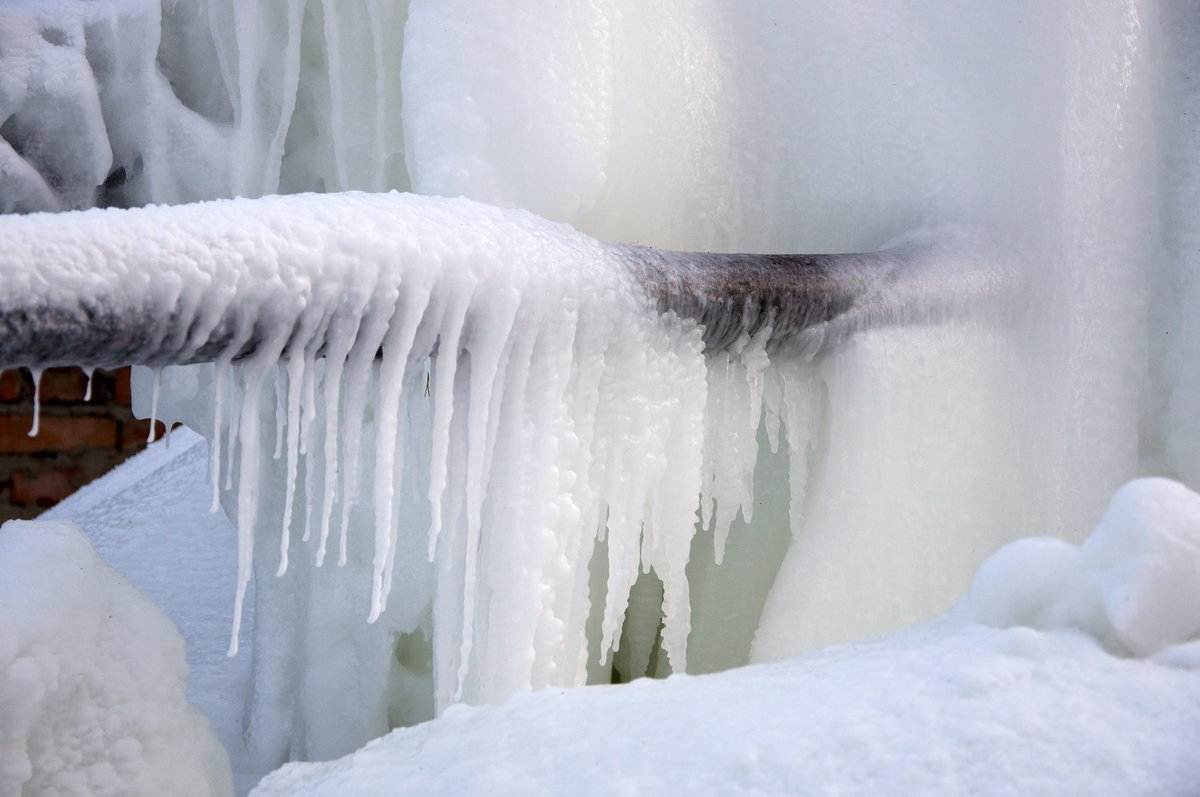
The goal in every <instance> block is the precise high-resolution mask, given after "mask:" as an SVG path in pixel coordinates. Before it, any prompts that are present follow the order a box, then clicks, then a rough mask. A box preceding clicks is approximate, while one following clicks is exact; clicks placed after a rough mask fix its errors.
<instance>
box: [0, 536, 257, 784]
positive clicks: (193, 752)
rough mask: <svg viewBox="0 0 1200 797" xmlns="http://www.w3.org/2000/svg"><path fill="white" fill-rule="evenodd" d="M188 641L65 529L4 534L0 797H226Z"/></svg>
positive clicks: (225, 765)
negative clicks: (190, 672) (188, 687)
mask: <svg viewBox="0 0 1200 797" xmlns="http://www.w3.org/2000/svg"><path fill="white" fill-rule="evenodd" d="M186 680H187V665H186V664H185V663H184V651H183V640H182V638H181V637H180V636H179V634H178V632H177V631H176V630H175V629H174V628H173V627H172V626H171V623H170V622H169V621H168V620H167V619H166V617H164V616H163V614H162V613H161V612H160V611H159V610H158V609H157V608H156V607H155V606H154V605H153V604H152V603H150V602H149V601H148V600H147V599H146V598H144V597H143V596H142V595H141V594H139V593H138V592H137V591H136V590H134V589H133V588H132V587H130V586H129V585H128V584H127V583H126V582H125V581H124V579H122V578H121V577H120V575H118V574H117V573H116V571H114V570H112V569H111V568H110V567H108V566H107V565H106V564H104V563H103V562H102V561H101V560H100V559H99V557H97V556H96V553H95V551H94V550H93V549H92V547H91V545H90V543H89V542H88V540H87V538H86V537H85V536H84V535H83V533H82V532H81V531H80V530H79V528H78V527H77V526H75V525H74V524H72V523H68V522H62V521H55V522H21V521H11V522H9V523H6V524H4V526H3V527H0V794H21V793H24V794H122V795H161V794H174V795H192V794H194V795H220V794H232V792H233V784H232V779H231V775H230V771H229V760H228V757H227V756H226V754H225V751H224V750H223V749H222V747H221V746H220V744H219V743H218V742H217V741H216V739H215V738H214V737H213V735H212V733H211V731H210V730H209V728H208V724H207V723H206V722H205V721H204V719H203V718H202V717H201V716H200V715H199V714H198V713H197V712H196V711H195V710H194V709H192V708H191V706H189V705H188V704H187V702H186V701H185V700H184V686H185V683H186Z"/></svg>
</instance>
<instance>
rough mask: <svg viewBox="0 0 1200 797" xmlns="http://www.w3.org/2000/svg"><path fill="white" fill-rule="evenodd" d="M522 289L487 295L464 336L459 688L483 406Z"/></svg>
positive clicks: (467, 629) (473, 575) (479, 489)
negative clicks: (467, 359) (466, 374)
mask: <svg viewBox="0 0 1200 797" xmlns="http://www.w3.org/2000/svg"><path fill="white" fill-rule="evenodd" d="M520 303H521V294H520V292H519V291H516V290H510V291H508V292H507V295H504V294H503V293H502V294H501V295H498V296H497V295H492V296H490V297H489V300H488V303H487V305H486V308H485V309H482V310H481V311H480V317H477V318H476V321H477V326H476V327H475V330H474V334H473V335H472V337H471V339H470V340H469V341H468V342H467V350H468V351H469V352H470V354H471V375H470V394H469V396H470V398H469V405H468V407H467V479H466V502H467V540H466V547H465V553H466V562H465V564H464V566H463V630H462V645H461V648H460V652H459V658H458V689H459V691H460V692H461V690H462V686H463V683H464V682H465V681H466V677H467V666H468V664H469V663H470V661H471V646H472V644H473V642H474V637H475V606H476V602H477V601H476V594H477V591H478V581H479V578H478V568H479V563H478V559H479V535H480V532H481V530H482V526H483V521H482V517H481V511H482V508H483V496H484V487H485V486H486V483H485V472H484V464H485V456H486V453H487V430H488V425H489V418H488V410H489V409H490V407H491V402H492V394H493V392H494V391H495V390H496V382H497V379H498V377H499V367H500V361H501V359H502V358H503V355H504V350H505V349H506V348H507V346H508V345H509V343H510V337H511V332H512V326H513V322H514V321H515V320H516V317H517V310H518V308H519V307H520Z"/></svg>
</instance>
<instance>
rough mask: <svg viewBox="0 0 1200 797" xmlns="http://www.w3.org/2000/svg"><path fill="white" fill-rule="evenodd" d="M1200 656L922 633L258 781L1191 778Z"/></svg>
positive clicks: (615, 783) (459, 789) (520, 785)
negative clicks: (1138, 656)
mask: <svg viewBox="0 0 1200 797" xmlns="http://www.w3.org/2000/svg"><path fill="white" fill-rule="evenodd" d="M1197 717H1200V671H1197V670H1196V669H1195V668H1194V667H1193V668H1192V669H1184V668H1171V667H1166V666H1161V665H1159V664H1157V663H1153V662H1147V661H1142V660H1126V659H1119V658H1114V657H1112V656H1110V655H1108V654H1107V653H1105V652H1104V651H1103V650H1101V649H1100V648H1098V647H1097V646H1096V645H1095V643H1094V642H1093V641H1092V640H1091V639H1090V638H1087V637H1082V636H1077V635H1071V634H1062V633H1057V634H1047V633H1041V632H1037V631H1033V630H1030V629H1027V628H1015V629H1009V630H996V629H990V628H983V627H980V626H974V627H970V628H965V629H958V628H951V627H947V626H946V625H945V624H933V625H931V626H929V627H926V628H924V629H921V630H919V631H913V632H905V633H898V634H894V635H892V636H890V637H885V638H883V639H880V640H877V641H874V642H867V643H860V644H855V645H851V646H847V647H843V648H837V649H833V650H830V651H828V652H825V653H819V654H812V655H809V656H805V657H801V658H798V659H792V660H788V661H785V662H781V663H776V664H769V665H755V666H751V667H746V668H742V669H738V670H731V671H728V672H725V673H719V674H715V675H705V676H682V677H681V676H673V677H671V678H669V679H668V680H666V681H648V680H643V681H637V682H635V683H634V684H631V685H629V686H625V687H602V686H597V687H588V688H586V689H582V690H573V691H563V690H548V691H543V692H538V693H534V694H525V695H519V696H517V697H515V698H513V699H512V700H511V701H509V702H508V703H506V704H504V705H502V706H497V707H486V708H466V707H463V708H456V709H454V710H453V711H450V712H447V713H446V714H445V715H444V716H443V717H442V718H441V719H439V720H436V721H434V722H431V723H428V724H425V725H420V726H417V727H415V728H409V729H405V730H399V731H395V732H393V733H392V734H390V735H388V736H386V737H384V738H383V739H380V740H378V741H376V742H373V743H371V744H370V745H368V746H367V747H365V748H363V749H362V750H361V751H359V752H357V753H355V754H354V755H352V756H348V757H346V758H343V759H341V760H338V761H332V762H326V763H315V764H288V765H286V766H285V767H283V768H282V769H280V770H279V771H277V772H275V773H273V774H271V775H269V776H268V777H267V778H266V779H264V780H263V781H262V782H261V783H260V784H259V786H258V787H257V788H256V789H255V790H254V791H253V792H251V793H252V794H253V795H255V797H269V796H272V795H331V796H332V795H337V796H338V797H346V796H348V795H364V796H365V795H371V797H376V796H377V795H400V794H459V795H467V794H488V795H514V796H515V795H529V794H595V795H607V794H628V795H636V794H729V795H740V794H745V795H751V794H756V795H761V794H988V795H1031V794H1186V793H1190V792H1191V791H1192V790H1193V789H1194V787H1195V784H1196V783H1197V782H1200V763H1198V762H1197V760H1196V757H1195V749H1196V745H1197V744H1198V743H1200V720H1198V719H1197Z"/></svg>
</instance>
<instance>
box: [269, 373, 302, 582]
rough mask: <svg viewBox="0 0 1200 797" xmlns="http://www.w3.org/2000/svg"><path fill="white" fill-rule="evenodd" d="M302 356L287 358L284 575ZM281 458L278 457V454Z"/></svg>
mask: <svg viewBox="0 0 1200 797" xmlns="http://www.w3.org/2000/svg"><path fill="white" fill-rule="evenodd" d="M304 366H305V361H304V358H303V357H298V356H296V355H294V354H293V355H292V356H291V357H289V358H288V361H287V410H286V411H287V475H286V476H285V477H284V483H285V485H286V487H285V488H284V489H285V491H286V492H285V495H284V500H283V522H282V527H281V529H280V533H279V536H280V539H279V569H278V570H277V571H276V572H275V575H276V576H282V575H283V574H284V573H286V572H287V568H288V541H289V540H290V539H291V534H290V529H291V525H292V504H293V502H294V501H295V498H296V471H297V468H298V461H299V453H300V417H299V416H300V391H301V389H302V383H303V382H304V381H305V373H304ZM276 459H278V457H276Z"/></svg>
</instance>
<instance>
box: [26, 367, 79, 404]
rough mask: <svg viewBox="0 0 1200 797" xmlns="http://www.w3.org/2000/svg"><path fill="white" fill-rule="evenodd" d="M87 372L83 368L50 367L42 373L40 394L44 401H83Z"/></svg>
mask: <svg viewBox="0 0 1200 797" xmlns="http://www.w3.org/2000/svg"><path fill="white" fill-rule="evenodd" d="M86 392H87V374H85V373H84V372H83V369H81V368H48V369H47V370H46V371H44V372H43V373H42V379H41V386H40V387H39V389H38V396H39V397H40V398H41V400H42V401H76V402H78V401H83V396H84V394H85V393H86Z"/></svg>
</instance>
